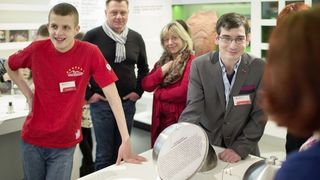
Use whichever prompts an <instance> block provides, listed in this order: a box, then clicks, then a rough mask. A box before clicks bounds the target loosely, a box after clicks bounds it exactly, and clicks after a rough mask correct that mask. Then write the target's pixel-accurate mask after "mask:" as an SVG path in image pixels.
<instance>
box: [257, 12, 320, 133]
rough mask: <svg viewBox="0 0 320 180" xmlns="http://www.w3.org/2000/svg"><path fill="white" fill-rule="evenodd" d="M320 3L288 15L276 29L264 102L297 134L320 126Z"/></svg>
mask: <svg viewBox="0 0 320 180" xmlns="http://www.w3.org/2000/svg"><path fill="white" fill-rule="evenodd" d="M319 30H320V7H318V8H314V9H312V10H308V11H300V12H297V13H293V14H292V15H290V16H288V17H287V18H285V19H284V20H283V22H281V24H279V25H278V26H277V27H276V28H275V29H274V30H273V32H272V34H271V37H270V40H269V51H268V57H267V64H266V69H265V72H264V76H263V85H262V92H261V95H262V96H261V106H262V107H263V109H264V110H265V111H266V112H267V113H268V114H269V115H270V118H271V119H272V120H274V121H276V122H277V123H278V124H279V125H280V126H286V127H288V130H289V131H290V132H292V133H294V134H296V135H299V136H303V135H307V134H308V135H309V134H310V133H312V132H314V131H315V130H318V129H320V113H319V112H320V111H319V110H320V78H319V73H320V33H319Z"/></svg>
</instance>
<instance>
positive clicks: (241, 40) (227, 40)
mask: <svg viewBox="0 0 320 180" xmlns="http://www.w3.org/2000/svg"><path fill="white" fill-rule="evenodd" d="M219 39H220V40H221V41H222V42H223V43H225V44H231V43H232V41H234V42H235V43H236V44H238V45H239V44H242V43H244V42H245V41H246V38H245V37H236V38H234V39H233V38H231V37H229V36H219Z"/></svg>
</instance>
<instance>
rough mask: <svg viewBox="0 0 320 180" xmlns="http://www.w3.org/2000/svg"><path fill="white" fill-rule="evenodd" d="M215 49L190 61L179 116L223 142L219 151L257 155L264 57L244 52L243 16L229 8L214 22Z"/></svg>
mask: <svg viewBox="0 0 320 180" xmlns="http://www.w3.org/2000/svg"><path fill="white" fill-rule="evenodd" d="M216 32H217V35H216V44H217V45H219V51H217V52H210V53H207V54H205V55H202V56H200V57H198V58H197V59H196V60H194V61H193V63H192V66H191V71H190V77H189V79H190V81H189V87H188V97H187V98H188V100H187V107H186V108H185V110H184V111H183V112H182V114H181V116H180V119H179V121H180V122H181V121H184V122H192V123H195V124H198V125H200V126H201V127H202V128H203V129H204V130H205V131H206V132H207V134H208V137H209V140H210V143H211V144H212V145H216V146H221V147H225V148H226V149H225V150H224V151H223V152H221V153H220V154H219V155H218V156H219V158H220V159H221V160H223V161H226V162H231V163H233V162H237V161H239V160H240V159H244V158H246V157H247V156H248V154H253V155H258V156H259V155H260V154H259V148H258V141H259V140H260V138H261V136H262V134H263V131H264V127H265V123H266V116H265V114H264V113H263V112H262V110H261V108H260V107H259V106H258V104H257V92H258V89H259V88H260V83H261V78H262V74H263V69H264V64H265V63H264V61H263V60H261V59H259V58H255V57H253V56H251V55H249V54H247V53H245V48H246V46H247V45H248V43H249V25H248V21H247V20H246V18H245V17H244V16H242V15H239V14H236V13H228V14H225V15H223V16H221V17H220V18H219V20H218V21H217V25H216Z"/></svg>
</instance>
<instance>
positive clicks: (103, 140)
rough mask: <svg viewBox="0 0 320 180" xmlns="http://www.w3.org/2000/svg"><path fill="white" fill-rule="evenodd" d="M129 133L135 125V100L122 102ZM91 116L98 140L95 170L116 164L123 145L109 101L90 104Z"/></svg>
mask: <svg viewBox="0 0 320 180" xmlns="http://www.w3.org/2000/svg"><path fill="white" fill-rule="evenodd" d="M122 106H123V110H124V114H125V117H126V122H127V127H128V131H129V133H130V132H131V128H132V125H133V116H134V113H135V112H136V106H135V102H133V101H130V100H127V101H125V102H122ZM90 110H91V118H92V122H93V128H94V133H95V136H96V141H97V148H96V160H95V170H96V171H97V170H99V169H102V168H105V167H107V166H110V165H112V164H114V163H115V162H116V160H117V157H118V149H119V147H120V145H121V136H120V133H119V130H118V126H117V122H116V120H115V117H114V115H113V113H112V110H111V107H110V105H109V103H108V102H105V101H99V102H97V103H92V104H91V105H90Z"/></svg>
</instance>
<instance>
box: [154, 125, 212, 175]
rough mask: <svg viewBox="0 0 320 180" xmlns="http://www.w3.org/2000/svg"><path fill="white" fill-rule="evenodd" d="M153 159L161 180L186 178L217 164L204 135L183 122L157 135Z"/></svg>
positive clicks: (202, 131) (197, 127)
mask: <svg viewBox="0 0 320 180" xmlns="http://www.w3.org/2000/svg"><path fill="white" fill-rule="evenodd" d="M153 160H154V161H155V163H156V164H157V169H158V175H159V177H160V178H161V179H188V178H190V177H192V176H193V175H195V174H196V173H197V172H204V171H209V170H211V169H213V168H214V167H215V166H216V165H217V155H216V153H215V151H214V149H213V148H212V147H211V145H210V144H209V140H208V137H207V134H206V132H205V131H204V130H203V129H202V128H201V127H200V126H197V125H195V124H191V123H186V122H182V123H176V124H173V125H171V126H169V127H167V128H166V129H165V130H163V131H162V132H161V133H160V135H159V136H158V138H157V140H156V142H155V145H154V148H153Z"/></svg>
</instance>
